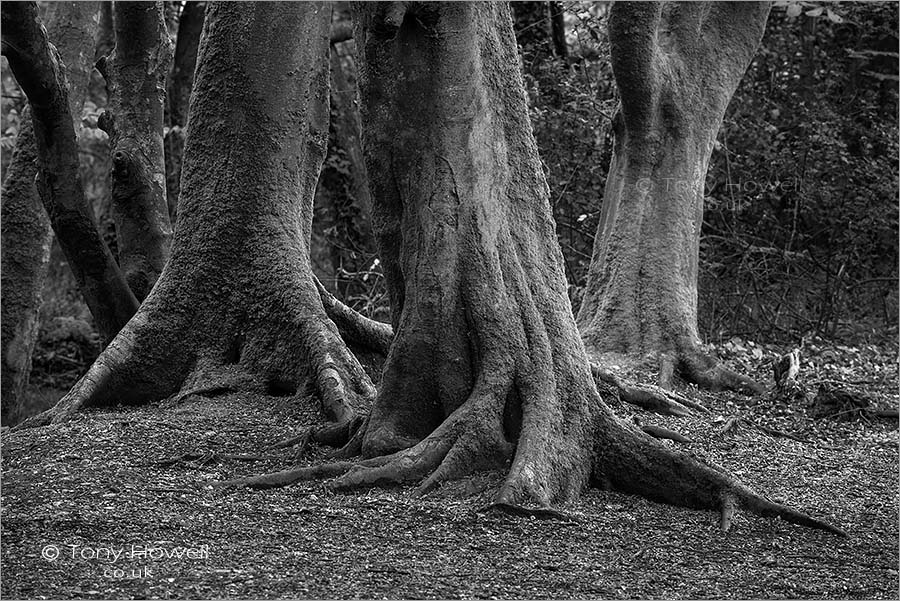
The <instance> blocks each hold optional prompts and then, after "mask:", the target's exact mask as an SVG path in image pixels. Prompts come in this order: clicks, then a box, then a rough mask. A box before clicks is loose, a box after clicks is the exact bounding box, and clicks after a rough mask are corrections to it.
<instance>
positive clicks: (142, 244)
mask: <svg viewBox="0 0 900 601" xmlns="http://www.w3.org/2000/svg"><path fill="white" fill-rule="evenodd" d="M115 32H116V47H115V50H113V53H112V54H111V55H110V56H108V57H107V58H106V59H105V60H103V59H101V61H100V62H99V63H98V67H99V68H100V71H101V73H102V74H103V76H104V78H105V79H106V89H107V91H108V96H109V107H108V109H107V110H106V111H105V112H104V113H103V114H102V115H101V116H100V119H99V120H98V125H99V126H100V127H101V129H103V130H104V131H105V132H106V133H107V134H109V141H110V151H111V153H112V165H113V167H112V207H113V219H114V221H115V224H116V242H117V245H118V251H119V266H120V267H121V269H122V272H123V273H124V274H125V280H126V281H127V282H128V286H129V287H130V288H131V291H132V292H133V293H134V295H135V297H137V299H138V300H144V298H146V296H147V294H149V292H150V289H151V288H153V285H154V284H155V283H156V280H157V278H159V274H160V273H161V272H162V269H163V267H164V266H165V264H166V260H167V259H168V258H169V245H170V243H171V240H172V226H171V225H170V222H169V209H168V205H167V204H166V166H165V157H164V151H163V105H164V103H165V99H166V85H165V84H166V76H167V74H168V70H169V64H170V62H171V60H172V45H171V42H170V41H169V36H168V33H167V32H166V23H165V20H164V14H163V3H162V2H118V3H116V5H115Z"/></svg>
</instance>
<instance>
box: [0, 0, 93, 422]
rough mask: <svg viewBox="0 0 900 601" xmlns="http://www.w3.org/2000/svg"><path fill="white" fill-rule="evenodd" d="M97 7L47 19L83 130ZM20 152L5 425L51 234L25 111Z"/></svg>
mask: <svg viewBox="0 0 900 601" xmlns="http://www.w3.org/2000/svg"><path fill="white" fill-rule="evenodd" d="M97 8H98V3H97V2H58V3H55V4H53V5H51V7H50V12H49V14H48V17H47V23H48V28H49V35H50V37H51V39H52V40H53V41H54V42H55V44H56V46H57V48H58V49H59V52H60V55H61V58H62V59H63V61H64V63H65V65H66V73H67V79H68V81H69V86H70V87H69V106H70V109H71V112H72V115H73V116H75V117H76V119H75V128H76V131H78V130H80V129H81V119H80V116H81V109H82V106H83V105H84V99H85V95H86V93H87V86H88V83H89V82H90V74H91V69H92V68H93V67H92V60H91V49H92V47H93V35H94V25H95V24H94V16H95V15H96V14H97ZM21 123H22V127H21V129H20V130H19V133H18V135H17V136H16V148H15V150H14V152H13V158H12V162H11V163H10V166H9V169H8V171H7V176H6V179H5V181H4V182H3V192H2V203H3V204H2V217H0V224H2V253H0V256H2V268H0V273H2V285H0V290H2V319H0V324H2V349H3V352H2V355H3V357H2V374H0V385H2V417H0V421H2V422H3V423H6V424H7V425H8V424H9V423H11V422H12V421H14V420H15V419H16V417H17V413H18V409H19V406H20V402H21V397H22V393H23V391H24V389H25V386H26V385H27V383H28V375H29V374H30V373H31V355H32V352H33V351H34V344H35V341H36V340H37V333H38V325H39V323H38V311H39V309H40V305H41V287H42V285H43V282H44V278H45V277H46V275H47V265H48V261H49V259H50V243H51V240H52V230H51V229H50V220H49V218H48V217H47V212H46V211H45V210H44V207H43V206H42V204H41V199H40V196H39V195H38V192H37V188H36V186H35V182H34V179H35V176H36V175H37V171H38V165H37V160H38V158H37V147H36V145H35V140H34V129H33V127H32V123H31V115H30V110H29V109H28V108H27V107H26V109H25V113H24V114H23V118H22V121H21Z"/></svg>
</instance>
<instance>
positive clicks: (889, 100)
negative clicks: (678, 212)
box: [519, 2, 898, 342]
mask: <svg viewBox="0 0 900 601" xmlns="http://www.w3.org/2000/svg"><path fill="white" fill-rule="evenodd" d="M780 4H781V6H776V7H775V8H774V9H773V11H772V14H771V16H770V18H769V23H768V27H767V32H766V35H765V38H764V40H763V43H762V46H761V48H760V49H759V52H758V55H757V57H756V59H755V60H754V62H753V64H752V65H751V67H750V69H749V70H748V73H747V75H746V76H745V78H744V80H743V82H742V84H741V86H740V88H739V89H738V91H737V93H736V94H735V96H734V98H733V100H732V102H731V105H730V107H729V110H728V113H727V115H726V118H725V121H724V123H723V126H722V129H721V131H720V132H719V139H718V142H719V143H718V148H717V151H716V152H714V154H713V158H712V161H711V165H710V169H709V174H708V177H707V182H706V193H707V199H706V212H705V216H704V227H703V232H702V239H701V265H700V300H699V302H700V306H699V313H700V328H701V333H702V334H703V336H704V337H705V338H706V339H708V340H714V341H722V340H727V339H728V338H730V337H731V336H734V335H740V336H745V337H751V338H758V339H790V340H799V339H800V337H801V336H803V335H812V334H820V335H824V336H827V337H830V338H834V339H839V340H844V341H847V342H856V341H860V340H859V339H861V338H863V339H865V338H872V337H878V336H882V337H883V336H885V335H886V336H888V337H892V336H896V331H897V330H896V328H897V311H898V309H897V283H898V282H897V260H898V255H897V252H898V241H897V227H898V223H897V209H896V198H897V186H898V179H897V162H896V157H897V153H898V145H897V140H898V131H897V88H896V82H897V33H896V32H897V11H896V6H895V5H893V4H889V3H847V4H829V5H827V6H825V5H820V4H817V3H811V2H781V3H780ZM564 6H565V9H566V11H567V17H566V20H567V27H568V30H569V42H570V44H571V46H572V53H571V56H570V57H569V58H568V59H567V60H566V59H561V58H558V57H554V56H551V55H549V54H548V53H546V52H541V51H540V47H539V45H538V44H534V43H532V42H530V41H529V39H528V36H527V35H523V34H527V33H528V31H527V30H525V29H524V28H520V30H519V36H520V39H519V43H520V47H521V48H522V54H523V66H524V71H525V80H526V84H527V88H528V91H529V96H530V100H531V118H532V123H533V125H534V129H535V135H536V137H537V141H538V145H539V147H540V151H541V156H542V157H543V160H544V163H545V167H546V172H547V177H548V182H549V185H550V190H551V198H552V201H553V204H554V216H555V217H556V220H557V226H558V233H559V238H560V243H561V245H562V247H563V252H564V254H565V257H566V270H567V275H568V278H569V282H570V284H571V297H572V299H573V304H574V305H575V306H576V307H577V303H578V302H579V300H580V290H581V288H582V287H583V285H584V279H585V275H586V271H587V267H588V265H589V263H590V255H591V251H592V244H593V237H594V233H595V231H596V227H597V219H598V216H599V209H600V206H601V202H602V198H603V186H604V184H605V179H606V173H607V170H608V167H609V159H610V152H611V149H610V131H609V130H610V128H609V119H608V116H609V115H611V114H612V113H613V111H614V110H615V105H616V100H615V85H614V80H613V77H612V73H611V69H610V68H609V49H608V45H607V42H606V31H605V15H606V8H605V6H604V5H596V4H593V5H588V4H585V3H579V2H574V3H565V4H564Z"/></svg>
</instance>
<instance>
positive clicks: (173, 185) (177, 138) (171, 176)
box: [165, 1, 206, 223]
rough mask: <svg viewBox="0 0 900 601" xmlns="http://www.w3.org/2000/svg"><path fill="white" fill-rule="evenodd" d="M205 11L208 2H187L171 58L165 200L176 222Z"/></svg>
mask: <svg viewBox="0 0 900 601" xmlns="http://www.w3.org/2000/svg"><path fill="white" fill-rule="evenodd" d="M205 12H206V2H193V1H191V2H185V4H184V8H183V9H182V10H181V17H180V18H179V20H178V39H177V41H176V43H175V57H174V58H173V59H172V73H171V75H170V77H169V85H168V92H169V94H168V107H169V131H168V133H167V134H166V138H165V149H166V200H167V201H168V203H169V217H170V219H171V220H172V223H175V217H176V215H177V214H178V193H179V191H180V189H181V187H180V186H181V162H182V159H183V155H184V138H185V132H186V128H187V124H188V108H189V101H190V98H191V88H192V87H193V85H194V69H195V68H196V65H197V51H198V50H199V48H200V33H201V32H202V31H203V15H204V14H205Z"/></svg>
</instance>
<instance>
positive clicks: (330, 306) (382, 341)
mask: <svg viewBox="0 0 900 601" xmlns="http://www.w3.org/2000/svg"><path fill="white" fill-rule="evenodd" d="M313 277H315V276H313ZM315 280H316V289H317V290H318V291H319V295H320V296H321V298H322V306H324V307H325V313H326V314H327V315H328V317H329V318H330V319H331V321H333V322H334V325H336V326H337V328H338V331H339V332H340V333H341V336H342V337H343V338H344V340H346V341H347V342H352V343H355V344H358V345H360V346H363V347H366V348H369V349H371V350H373V351H376V352H378V353H381V354H382V355H385V356H386V355H387V353H388V350H389V349H390V347H391V341H392V340H393V338H394V332H393V330H392V329H391V326H390V325H389V324H386V323H382V322H380V321H375V320H374V319H369V318H368V317H365V316H363V315H362V314H360V313H358V312H357V311H354V310H353V309H351V308H350V307H348V306H347V305H345V304H344V303H342V302H341V301H339V300H338V299H337V298H335V296H334V295H333V294H331V293H330V292H329V291H328V290H326V288H325V286H323V285H322V282H320V281H319V278H317V277H316V278H315Z"/></svg>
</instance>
